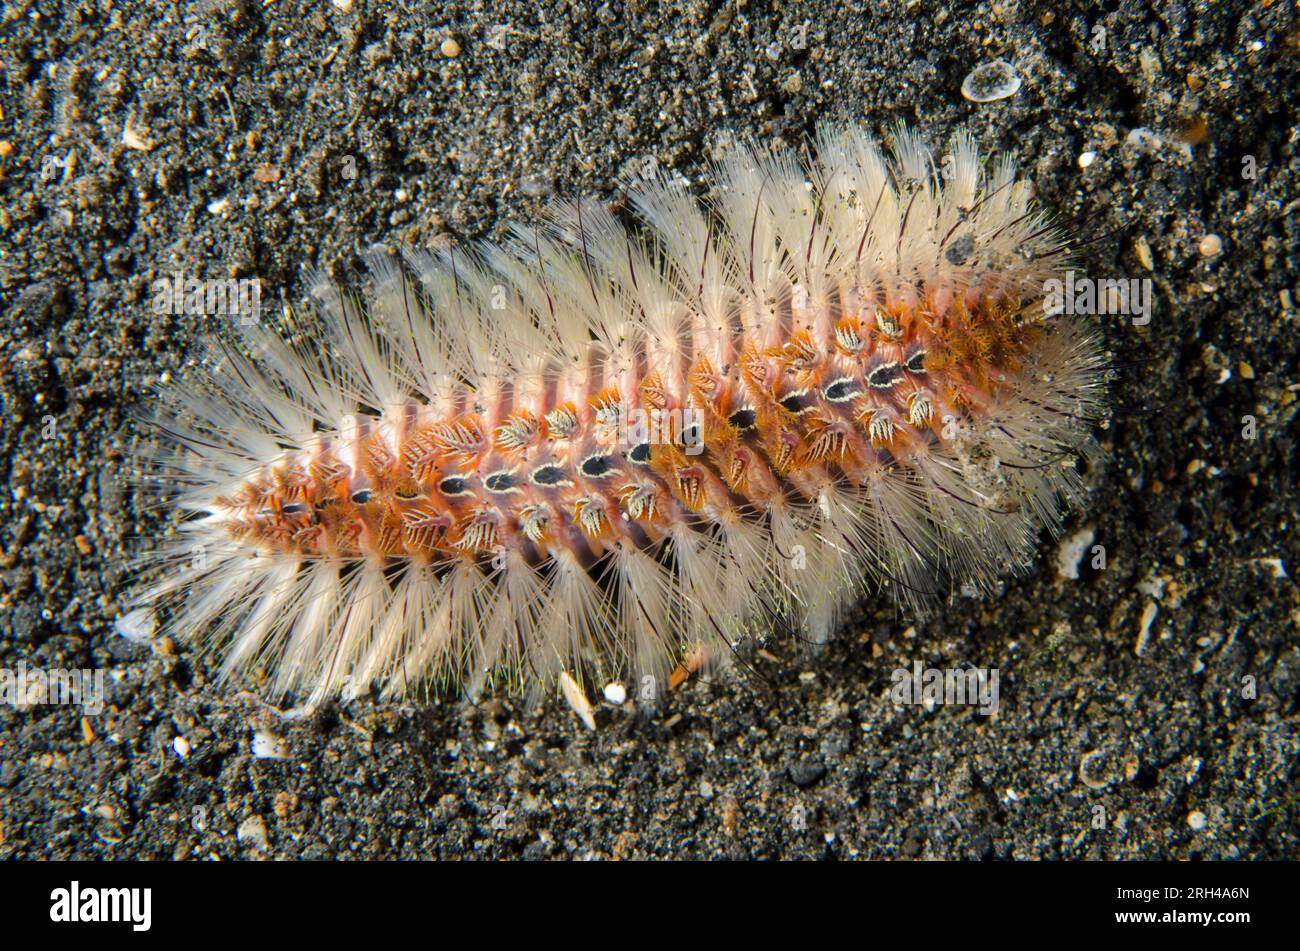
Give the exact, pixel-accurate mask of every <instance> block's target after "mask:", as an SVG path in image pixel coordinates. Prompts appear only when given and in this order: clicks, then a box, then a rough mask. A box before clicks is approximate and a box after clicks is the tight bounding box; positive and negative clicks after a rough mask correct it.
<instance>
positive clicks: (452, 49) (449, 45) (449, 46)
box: [438, 37, 460, 59]
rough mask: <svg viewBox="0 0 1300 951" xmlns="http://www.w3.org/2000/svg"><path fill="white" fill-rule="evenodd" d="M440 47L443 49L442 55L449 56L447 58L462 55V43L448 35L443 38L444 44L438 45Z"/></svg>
mask: <svg viewBox="0 0 1300 951" xmlns="http://www.w3.org/2000/svg"><path fill="white" fill-rule="evenodd" d="M438 49H439V50H441V51H442V55H443V56H445V57H447V59H455V58H456V57H457V56H459V55H460V44H459V43H457V42H456V41H455V40H453V39H452V38H451V37H447V38H446V39H445V40H443V41H442V45H441V46H440V47H438Z"/></svg>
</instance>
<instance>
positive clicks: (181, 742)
mask: <svg viewBox="0 0 1300 951" xmlns="http://www.w3.org/2000/svg"><path fill="white" fill-rule="evenodd" d="M190 749H191V747H190V741H189V740H187V739H185V737H183V736H178V737H176V739H174V740H172V752H174V753H175V754H176V755H177V756H179V757H180V758H181V759H185V758H186V757H188V756H189V755H190Z"/></svg>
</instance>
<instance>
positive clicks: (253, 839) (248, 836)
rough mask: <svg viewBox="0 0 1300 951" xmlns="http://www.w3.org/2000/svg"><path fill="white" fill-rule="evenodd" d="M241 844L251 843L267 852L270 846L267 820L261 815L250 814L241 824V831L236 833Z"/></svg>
mask: <svg viewBox="0 0 1300 951" xmlns="http://www.w3.org/2000/svg"><path fill="white" fill-rule="evenodd" d="M235 837H236V839H238V841H239V844H240V845H251V846H252V847H253V848H255V849H257V850H258V851H259V852H265V851H266V850H267V848H268V845H267V842H266V822H265V821H263V819H262V817H261V816H249V817H248V818H247V819H245V820H244V821H243V822H241V823H240V824H239V831H238V832H236V833H235Z"/></svg>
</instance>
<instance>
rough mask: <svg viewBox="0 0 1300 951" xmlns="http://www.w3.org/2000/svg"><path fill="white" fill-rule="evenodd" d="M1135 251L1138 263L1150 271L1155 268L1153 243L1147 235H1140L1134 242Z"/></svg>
mask: <svg viewBox="0 0 1300 951" xmlns="http://www.w3.org/2000/svg"><path fill="white" fill-rule="evenodd" d="M1133 253H1134V254H1136V255H1137V259H1138V263H1139V264H1141V265H1142V266H1143V267H1144V268H1146V269H1147V270H1148V271H1152V270H1155V266H1156V261H1155V258H1154V257H1153V256H1152V254H1151V244H1150V243H1149V242H1148V241H1147V239H1146V236H1145V235H1138V237H1137V240H1136V241H1134V242H1133Z"/></svg>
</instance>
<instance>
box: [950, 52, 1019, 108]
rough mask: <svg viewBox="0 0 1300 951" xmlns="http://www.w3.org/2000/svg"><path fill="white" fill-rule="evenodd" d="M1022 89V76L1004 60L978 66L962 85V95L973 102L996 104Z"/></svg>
mask: <svg viewBox="0 0 1300 951" xmlns="http://www.w3.org/2000/svg"><path fill="white" fill-rule="evenodd" d="M1019 88H1020V74H1019V73H1017V72H1016V68H1015V67H1014V66H1012V65H1011V64H1010V63H1008V62H1007V61H1006V60H1004V59H995V60H994V61H993V62H991V63H985V64H984V65H983V66H976V67H975V68H974V69H972V70H971V71H970V72H969V73H967V74H966V78H965V79H963V80H962V83H961V94H962V95H963V96H965V97H966V98H967V99H969V100H970V101H971V102H996V101H997V100H999V99H1006V98H1007V97H1008V96H1014V95H1015V94H1016V90H1018V89H1019Z"/></svg>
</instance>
